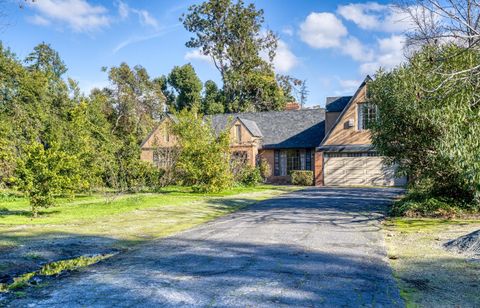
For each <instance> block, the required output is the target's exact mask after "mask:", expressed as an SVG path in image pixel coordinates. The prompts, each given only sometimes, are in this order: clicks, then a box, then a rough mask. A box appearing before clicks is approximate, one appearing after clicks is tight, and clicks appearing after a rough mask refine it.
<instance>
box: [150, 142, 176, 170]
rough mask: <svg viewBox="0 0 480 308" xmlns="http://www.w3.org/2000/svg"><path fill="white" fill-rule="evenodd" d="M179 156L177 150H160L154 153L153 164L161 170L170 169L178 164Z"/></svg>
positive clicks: (172, 148)
mask: <svg viewBox="0 0 480 308" xmlns="http://www.w3.org/2000/svg"><path fill="white" fill-rule="evenodd" d="M177 155H178V149H177V148H174V147H171V148H158V149H156V150H155V151H154V152H153V163H154V165H155V166H157V167H159V168H170V167H171V166H172V165H173V164H174V163H175V162H176V159H177Z"/></svg>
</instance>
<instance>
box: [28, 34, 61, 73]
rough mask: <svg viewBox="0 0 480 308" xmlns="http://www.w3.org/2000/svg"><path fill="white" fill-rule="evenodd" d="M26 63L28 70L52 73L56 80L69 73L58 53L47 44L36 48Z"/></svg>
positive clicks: (41, 44)
mask: <svg viewBox="0 0 480 308" xmlns="http://www.w3.org/2000/svg"><path fill="white" fill-rule="evenodd" d="M25 62H26V63H27V64H28V69H31V70H37V71H42V72H45V73H51V74H53V75H54V76H55V77H56V78H60V77H61V76H62V75H63V74H65V73H66V72H67V67H66V66H65V63H63V61H62V59H61V58H60V55H59V54H58V52H56V51H55V50H54V49H52V47H51V46H50V45H49V44H46V43H45V42H43V43H40V44H39V45H37V46H35V47H34V48H33V52H32V53H30V54H29V55H28V56H27V57H26V58H25Z"/></svg>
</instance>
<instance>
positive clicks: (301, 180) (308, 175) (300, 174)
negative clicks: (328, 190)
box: [290, 170, 313, 186]
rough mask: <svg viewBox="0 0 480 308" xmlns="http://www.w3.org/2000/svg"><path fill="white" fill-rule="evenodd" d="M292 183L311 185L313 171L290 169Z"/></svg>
mask: <svg viewBox="0 0 480 308" xmlns="http://www.w3.org/2000/svg"><path fill="white" fill-rule="evenodd" d="M290 176H291V178H292V184H293V185H301V186H312V185H313V171H310V170H292V171H291V172H290Z"/></svg>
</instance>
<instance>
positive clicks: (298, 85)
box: [277, 75, 308, 107]
mask: <svg viewBox="0 0 480 308" xmlns="http://www.w3.org/2000/svg"><path fill="white" fill-rule="evenodd" d="M277 81H278V84H279V85H280V87H281V88H282V90H283V95H284V96H285V98H286V100H287V101H289V102H292V101H297V102H299V103H300V105H301V106H302V107H303V106H304V105H305V103H306V101H307V96H308V89H307V81H306V80H300V79H297V78H295V77H292V76H288V75H277Z"/></svg>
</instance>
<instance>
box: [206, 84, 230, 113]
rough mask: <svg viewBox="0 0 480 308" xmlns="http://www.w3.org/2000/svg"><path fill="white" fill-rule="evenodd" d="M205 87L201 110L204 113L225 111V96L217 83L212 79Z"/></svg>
mask: <svg viewBox="0 0 480 308" xmlns="http://www.w3.org/2000/svg"><path fill="white" fill-rule="evenodd" d="M204 88H205V93H204V95H203V98H202V106H201V111H202V112H203V113H204V114H217V113H223V112H224V111H225V107H224V106H225V97H224V96H223V92H222V91H221V90H220V89H219V88H218V86H217V84H216V83H215V82H214V81H212V80H207V82H205V87H204Z"/></svg>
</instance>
